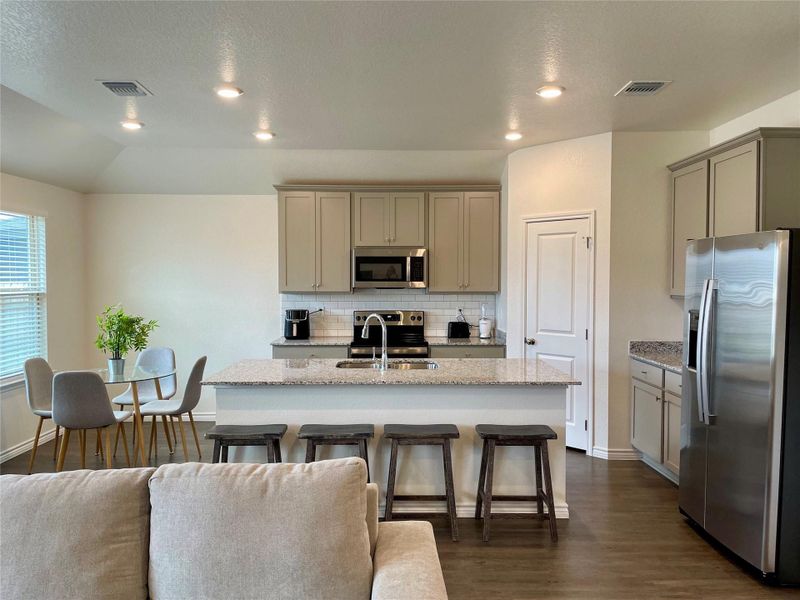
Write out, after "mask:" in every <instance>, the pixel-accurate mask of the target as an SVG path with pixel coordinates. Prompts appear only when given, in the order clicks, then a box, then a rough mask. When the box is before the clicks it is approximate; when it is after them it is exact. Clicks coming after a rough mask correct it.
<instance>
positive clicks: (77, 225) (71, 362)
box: [0, 173, 90, 460]
mask: <svg viewBox="0 0 800 600" xmlns="http://www.w3.org/2000/svg"><path fill="white" fill-rule="evenodd" d="M0 207H2V209H3V210H8V211H12V212H19V213H25V214H35V215H43V216H44V217H45V238H46V244H47V358H48V360H49V361H50V364H51V365H52V367H53V369H55V370H62V369H80V368H83V367H85V362H84V358H85V349H86V348H87V346H88V345H89V344H90V340H88V339H87V337H86V328H85V326H84V318H85V310H84V306H85V303H86V293H85V290H86V270H85V248H84V240H85V235H84V233H85V228H84V223H85V199H84V196H83V194H80V193H78V192H73V191H70V190H66V189H64V188H59V187H55V186H52V185H47V184H44V183H39V182H38V181H33V180H30V179H23V178H21V177H15V176H14V175H8V174H6V173H0ZM0 413H1V416H0V460H4V459H6V458H11V457H12V456H14V455H15V454H17V453H18V451H19V450H20V449H22V448H24V447H25V445H26V443H27V442H30V441H31V440H32V439H33V434H34V432H35V429H36V422H37V420H38V419H37V418H36V417H34V416H33V414H31V412H30V411H29V410H28V405H27V401H26V399H25V388H24V386H17V387H13V388H11V389H8V390H6V391H5V392H3V393H2V397H0ZM51 425H52V421H46V425H45V428H44V429H43V431H45V432H47V431H50V429H52V427H51Z"/></svg>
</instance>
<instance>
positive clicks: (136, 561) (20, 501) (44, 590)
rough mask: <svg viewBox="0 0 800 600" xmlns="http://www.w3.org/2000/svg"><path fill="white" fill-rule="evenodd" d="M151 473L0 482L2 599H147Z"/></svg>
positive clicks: (125, 471) (70, 475)
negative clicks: (148, 485)
mask: <svg viewBox="0 0 800 600" xmlns="http://www.w3.org/2000/svg"><path fill="white" fill-rule="evenodd" d="M153 472H154V469H148V468H145V469H119V470H110V471H68V472H64V473H50V474H37V475H3V476H2V477H0V531H2V534H1V535H0V597H2V598H15V599H24V598H37V599H38V598H87V599H90V598H146V597H147V560H148V550H147V546H148V539H149V538H148V535H149V532H148V518H149V512H150V500H149V493H148V489H147V481H148V479H149V478H150V475H151V474H152V473H153Z"/></svg>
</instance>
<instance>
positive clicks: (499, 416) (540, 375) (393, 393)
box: [203, 359, 580, 518]
mask: <svg viewBox="0 0 800 600" xmlns="http://www.w3.org/2000/svg"><path fill="white" fill-rule="evenodd" d="M339 362H340V361H338V360H320V359H310V360H309V359H285V360H281V359H259V360H244V361H241V362H238V363H236V364H234V365H231V366H230V367H228V368H226V369H224V370H222V371H220V372H219V373H216V374H214V375H211V376H209V377H208V378H207V379H206V380H205V381H204V382H203V384H204V385H209V386H213V387H214V388H216V401H217V423H218V424H221V425H255V424H266V423H286V424H287V425H288V426H289V429H288V431H287V433H286V436H285V437H284V439H283V441H282V446H283V448H284V450H283V460H284V461H286V462H302V461H303V460H304V457H305V444H304V443H303V442H302V441H300V440H298V439H297V430H298V429H299V428H300V426H301V425H303V424H304V423H325V424H345V423H371V424H374V425H375V438H374V439H373V440H372V441H371V443H370V446H369V457H370V470H371V475H372V480H373V481H375V482H377V483H378V484H379V486H380V487H381V494H382V495H383V494H384V493H385V487H386V476H387V466H388V463H389V456H388V455H389V444H387V443H386V442H385V441H384V440H382V439H381V435H382V433H383V425H384V424H386V423H408V424H432V423H453V424H455V425H456V426H458V428H459V430H460V432H461V438H460V439H458V440H454V443H453V473H454V483H455V492H456V505H457V510H458V514H459V516H465V517H466V516H470V515H473V514H474V508H475V492H476V488H477V482H478V470H479V467H480V457H481V440H480V438H478V437H477V436H476V435H475V431H474V428H475V425H477V424H479V423H497V424H507V425H517V424H542V425H549V426H550V427H552V428H553V430H555V432H556V433H557V434H558V439H557V440H553V441H551V442H549V450H550V461H551V470H552V478H553V492H554V499H555V506H556V516H558V517H559V518H567V517H568V514H569V513H568V509H567V502H566V489H565V488H566V482H565V475H566V464H565V459H566V448H565V437H564V435H565V430H564V428H565V422H566V398H567V386H569V385H579V384H580V382H578V381H575V380H574V379H573V378H572V377H570V376H569V375H567V374H565V373H563V372H561V371H559V370H557V369H554V368H552V367H550V366H548V365H547V364H545V363H544V362H542V361H539V360H526V359H466V360H462V359H439V360H436V361H435V364H436V365H437V366H438V368H435V369H413V370H399V369H398V370H394V369H390V370H387V371H384V372H381V371H379V370H377V369H371V368H366V369H360V368H356V369H345V368H339V367H337V366H336V365H337V364H338V363H339ZM236 450H237V451H236V453H234V454H232V455H231V457H230V460H236V461H242V460H253V461H258V462H264V461H265V453H264V450H263V449H262V448H237V449H236ZM437 450H438V449H437V448H434V447H425V446H416V447H404V448H403V449H402V451H401V453H400V458H399V461H398V470H397V489H398V493H404V494H432V493H437V494H441V493H443V491H444V484H443V470H442V459H441V451H438V452H437ZM351 452H352V449H350V448H348V447H341V446H340V447H323V448H320V449H319V453H318V459H319V458H331V457H337V456H347V455H349V454H350V453H351ZM533 474H534V468H533V453H532V450H531V449H530V448H502V449H500V450H498V453H497V458H496V461H495V477H494V481H495V485H494V493H495V494H527V495H531V494H533V493H534V487H535V486H534V483H533V481H534V477H533ZM397 509H398V510H407V511H418V512H431V511H432V510H442V511H443V510H444V506H443V504H441V503H435V502H416V503H403V505H402V506H401V505H398V507H397ZM493 510H494V511H495V512H503V511H508V512H520V511H528V512H534V511H535V505H534V503H529V504H528V503H514V504H513V505H509V504H504V503H502V502H497V503H496V504H495V506H494V508H493Z"/></svg>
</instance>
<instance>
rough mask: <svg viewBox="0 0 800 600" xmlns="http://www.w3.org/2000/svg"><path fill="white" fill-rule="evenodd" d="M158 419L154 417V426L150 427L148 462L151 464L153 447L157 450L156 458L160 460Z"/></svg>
mask: <svg viewBox="0 0 800 600" xmlns="http://www.w3.org/2000/svg"><path fill="white" fill-rule="evenodd" d="M156 435H157V432H156V417H155V415H153V424H152V425H151V426H150V447H149V448H148V452H147V461H148V462H150V457H151V456H152V455H153V447H154V446H155V449H156V458H158V446H157V445H156Z"/></svg>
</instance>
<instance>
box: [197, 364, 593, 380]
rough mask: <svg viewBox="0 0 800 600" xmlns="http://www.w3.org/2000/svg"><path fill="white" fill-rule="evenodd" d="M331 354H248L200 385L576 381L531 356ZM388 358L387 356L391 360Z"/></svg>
mask: <svg viewBox="0 0 800 600" xmlns="http://www.w3.org/2000/svg"><path fill="white" fill-rule="evenodd" d="M337 362H339V361H338V360H335V359H328V360H325V359H249V360H243V361H240V362H238V363H235V364H233V365H231V366H229V367H227V368H226V369H223V370H222V371H220V372H219V373H215V374H214V375H211V376H209V377H208V378H206V380H205V381H203V385H213V386H262V385H533V386H535V385H580V382H579V381H576V380H574V379H572V378H571V376H569V375H567V374H566V373H564V372H562V371H559V370H558V369H555V368H553V367H551V366H549V365H547V364H545V363H544V362H542V361H540V360H536V359H522V358H512V359H506V358H492V359H489V358H469V359H459V358H443V359H438V360H435V361H433V362H436V363H438V365H439V368H438V369H430V370H428V369H419V370H407V371H400V370H388V371H385V372H383V373H381V372H380V371H379V370H377V369H340V368H337V367H336V363H337ZM390 362H391V361H390Z"/></svg>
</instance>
